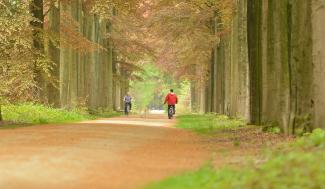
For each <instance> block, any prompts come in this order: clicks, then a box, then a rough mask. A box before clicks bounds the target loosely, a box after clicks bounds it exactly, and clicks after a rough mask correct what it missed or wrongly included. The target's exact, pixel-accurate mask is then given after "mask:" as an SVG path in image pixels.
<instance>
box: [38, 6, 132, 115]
mask: <svg viewBox="0 0 325 189" xmlns="http://www.w3.org/2000/svg"><path fill="white" fill-rule="evenodd" d="M83 3H84V2H83V1H82V0H76V1H71V2H70V1H69V2H60V3H59V4H54V5H53V6H52V7H51V8H50V9H49V12H48V16H47V19H46V20H47V22H48V23H47V25H48V28H47V30H48V33H49V34H50V36H51V37H50V38H51V39H49V40H45V42H46V47H45V49H46V54H47V55H48V57H49V58H50V60H51V61H52V62H53V63H54V65H53V68H52V70H51V74H52V76H53V78H56V79H57V81H47V82H46V87H45V88H42V91H44V93H42V98H44V99H47V100H46V102H47V103H49V104H50V105H54V106H56V107H63V108H67V109H71V108H76V107H87V108H88V109H90V110H93V111H97V110H105V111H111V110H118V109H119V108H120V107H122V102H121V101H120V99H118V98H121V96H122V95H124V94H125V93H126V92H127V90H128V88H127V87H125V86H124V85H128V83H125V82H124V83H123V82H119V81H117V80H116V81H115V80H114V79H117V78H118V77H114V75H117V74H123V71H120V70H119V68H118V65H117V64H116V57H117V56H116V54H114V53H113V50H114V49H113V43H112V41H111V39H109V38H107V33H109V32H111V31H112V27H113V26H112V24H111V23H110V22H109V21H105V20H102V19H100V18H99V17H98V16H96V15H92V14H90V13H88V12H87V10H84V9H83V7H84V6H83ZM70 32H72V33H74V34H73V36H71V33H70ZM75 38H76V39H75ZM76 40H80V41H81V42H78V41H76ZM87 41H88V42H87ZM85 43H88V47H84V48H85V49H83V46H82V45H85ZM95 44H96V45H95ZM80 46H81V47H80ZM114 61H115V62H114ZM45 92H46V93H45Z"/></svg>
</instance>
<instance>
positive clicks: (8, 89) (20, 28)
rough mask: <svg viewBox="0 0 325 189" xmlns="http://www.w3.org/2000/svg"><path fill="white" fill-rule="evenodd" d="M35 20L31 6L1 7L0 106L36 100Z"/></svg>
mask: <svg viewBox="0 0 325 189" xmlns="http://www.w3.org/2000/svg"><path fill="white" fill-rule="evenodd" d="M32 20H33V18H32V16H31V15H30V14H29V11H28V3H26V4H25V3H18V2H16V1H2V3H1V4H0V81H1V82H0V103H1V102H2V103H3V101H5V100H17V99H32V98H33V95H34V93H33V91H32V90H33V89H34V88H35V87H36V86H35V78H34V77H35V75H34V72H33V69H34V67H35V61H34V58H35V56H34V55H35V54H34V51H33V41H32V34H33V32H32V28H31V27H30V22H31V21H32Z"/></svg>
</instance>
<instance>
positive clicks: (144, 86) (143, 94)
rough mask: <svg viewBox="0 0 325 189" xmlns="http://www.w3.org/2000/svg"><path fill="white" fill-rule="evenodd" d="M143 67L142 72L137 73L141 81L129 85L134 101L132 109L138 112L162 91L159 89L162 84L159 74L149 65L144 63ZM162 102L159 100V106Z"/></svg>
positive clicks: (146, 106)
mask: <svg viewBox="0 0 325 189" xmlns="http://www.w3.org/2000/svg"><path fill="white" fill-rule="evenodd" d="M143 67H144V72H138V73H137V75H138V76H139V77H141V78H142V80H141V81H133V82H132V83H131V86H132V88H131V94H132V96H133V99H134V107H135V108H136V109H137V110H139V111H142V110H144V109H146V108H148V107H149V105H150V104H151V103H152V101H153V100H154V98H155V97H157V96H158V97H159V96H160V95H161V92H162V90H163V89H162V88H161V87H162V85H163V83H164V81H163V80H162V77H161V73H160V72H159V70H158V69H157V68H156V67H155V66H153V65H152V64H150V63H145V64H143ZM158 100H159V99H158ZM162 101H163V99H161V98H160V105H161V104H162ZM158 103H159V102H158ZM158 106H159V104H158Z"/></svg>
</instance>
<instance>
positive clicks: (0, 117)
mask: <svg viewBox="0 0 325 189" xmlns="http://www.w3.org/2000/svg"><path fill="white" fill-rule="evenodd" d="M1 121H3V117H2V105H1V104H0V122H1Z"/></svg>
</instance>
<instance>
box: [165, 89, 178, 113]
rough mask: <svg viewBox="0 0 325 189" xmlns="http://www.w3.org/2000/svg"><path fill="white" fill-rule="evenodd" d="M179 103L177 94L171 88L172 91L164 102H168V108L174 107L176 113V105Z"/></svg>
mask: <svg viewBox="0 0 325 189" xmlns="http://www.w3.org/2000/svg"><path fill="white" fill-rule="evenodd" d="M177 103H178V98H177V95H176V94H175V93H174V90H173V89H170V93H168V95H167V96H166V98H165V102H164V104H168V110H169V108H170V107H173V110H174V114H175V110H176V108H175V105H176V104H177Z"/></svg>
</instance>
